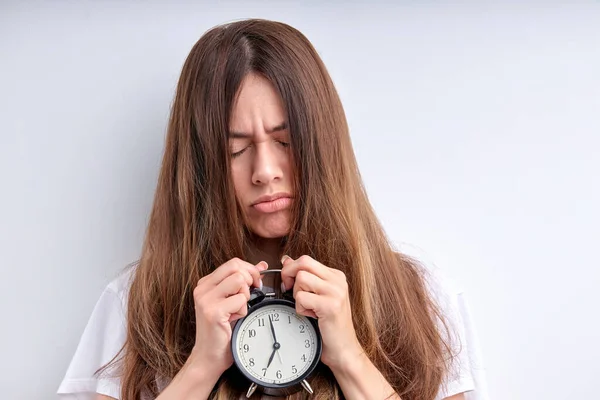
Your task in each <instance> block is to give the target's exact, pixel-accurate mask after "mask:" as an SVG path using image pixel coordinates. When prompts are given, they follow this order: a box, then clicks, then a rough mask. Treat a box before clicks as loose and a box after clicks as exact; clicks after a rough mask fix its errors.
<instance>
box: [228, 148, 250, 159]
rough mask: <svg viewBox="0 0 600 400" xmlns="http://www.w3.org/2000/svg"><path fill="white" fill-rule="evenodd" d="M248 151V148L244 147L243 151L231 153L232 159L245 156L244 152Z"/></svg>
mask: <svg viewBox="0 0 600 400" xmlns="http://www.w3.org/2000/svg"><path fill="white" fill-rule="evenodd" d="M247 149H248V147H244V148H243V149H241V150H240V151H236V152H235V153H231V157H232V158H236V157H239V156H241V155H242V154H244V152H245V151H246V150H247Z"/></svg>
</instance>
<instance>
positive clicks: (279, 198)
mask: <svg viewBox="0 0 600 400" xmlns="http://www.w3.org/2000/svg"><path fill="white" fill-rule="evenodd" d="M291 203H292V196H291V195H290V194H289V193H275V194H271V195H265V196H261V197H259V198H258V199H257V200H256V201H255V202H254V203H252V207H253V208H254V209H255V210H257V211H259V212H263V213H273V212H277V211H281V210H283V209H285V208H288V207H289V206H290V204H291Z"/></svg>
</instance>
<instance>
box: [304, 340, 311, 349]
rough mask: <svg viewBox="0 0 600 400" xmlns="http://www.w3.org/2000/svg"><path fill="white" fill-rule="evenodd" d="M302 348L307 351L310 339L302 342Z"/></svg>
mask: <svg viewBox="0 0 600 400" xmlns="http://www.w3.org/2000/svg"><path fill="white" fill-rule="evenodd" d="M304 347H306V348H307V349H308V348H309V347H310V339H306V340H305V341H304Z"/></svg>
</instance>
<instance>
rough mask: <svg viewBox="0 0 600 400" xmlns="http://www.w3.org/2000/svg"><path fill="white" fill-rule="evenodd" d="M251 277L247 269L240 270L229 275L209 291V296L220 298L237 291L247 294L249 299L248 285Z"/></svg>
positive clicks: (250, 282)
mask: <svg viewBox="0 0 600 400" xmlns="http://www.w3.org/2000/svg"><path fill="white" fill-rule="evenodd" d="M251 284H252V279H251V278H250V275H249V274H248V272H247V271H240V272H236V273H234V274H231V275H229V276H228V277H227V278H225V279H224V280H223V281H222V282H221V283H220V284H219V285H217V286H216V287H215V288H214V289H213V290H212V291H211V298H213V299H222V298H225V297H229V296H233V295H235V294H238V293H242V294H244V295H246V294H247V297H248V298H247V300H250V288H249V287H250V285H251Z"/></svg>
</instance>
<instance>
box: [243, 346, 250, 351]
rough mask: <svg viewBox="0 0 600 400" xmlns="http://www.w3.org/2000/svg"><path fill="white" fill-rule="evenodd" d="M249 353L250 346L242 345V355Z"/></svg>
mask: <svg viewBox="0 0 600 400" xmlns="http://www.w3.org/2000/svg"><path fill="white" fill-rule="evenodd" d="M249 351H250V346H248V345H247V344H245V345H244V353H247V352H249Z"/></svg>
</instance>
